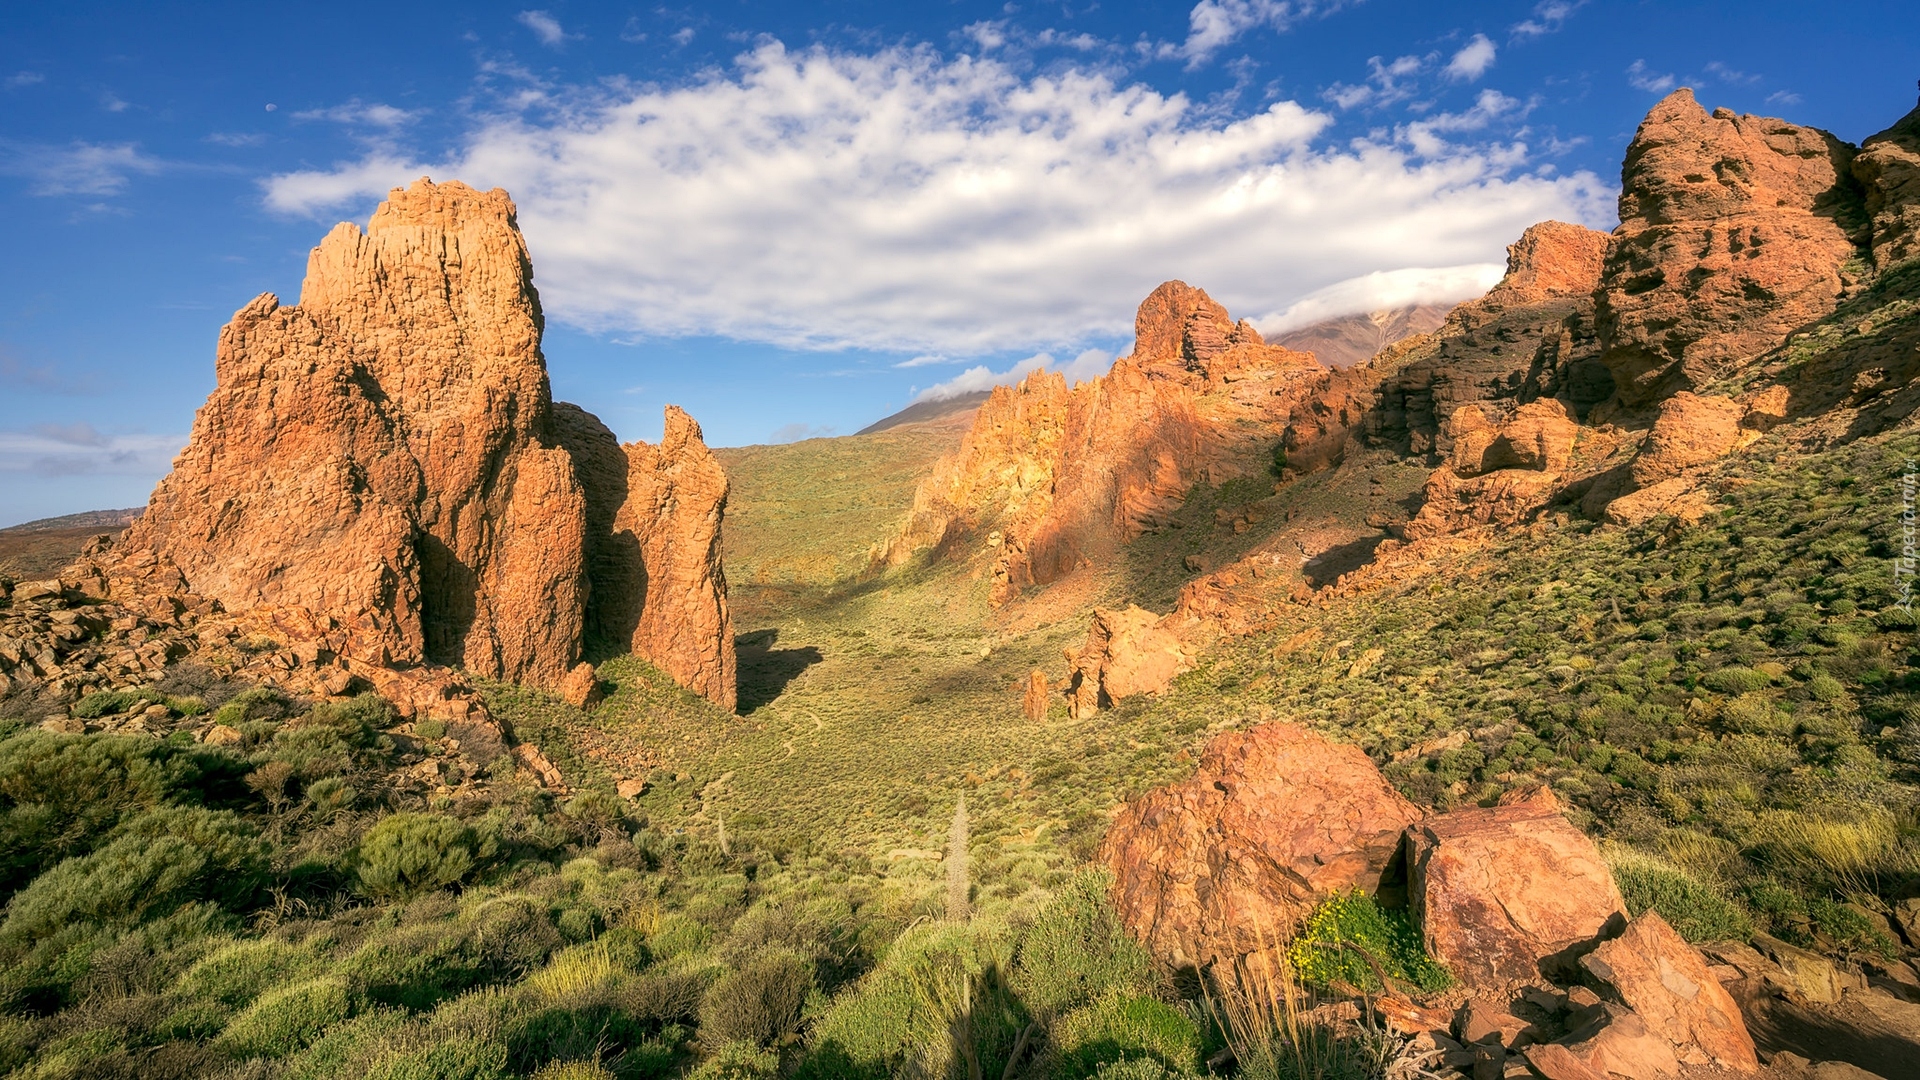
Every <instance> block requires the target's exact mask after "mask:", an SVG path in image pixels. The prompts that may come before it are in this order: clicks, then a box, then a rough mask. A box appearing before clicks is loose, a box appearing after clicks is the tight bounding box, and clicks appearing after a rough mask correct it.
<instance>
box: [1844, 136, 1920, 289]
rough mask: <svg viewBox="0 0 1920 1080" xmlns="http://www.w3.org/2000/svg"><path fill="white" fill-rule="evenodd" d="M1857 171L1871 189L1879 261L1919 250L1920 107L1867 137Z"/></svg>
mask: <svg viewBox="0 0 1920 1080" xmlns="http://www.w3.org/2000/svg"><path fill="white" fill-rule="evenodd" d="M1853 175H1854V178H1855V179H1857V180H1859V181H1860V184H1861V186H1862V187H1863V188H1865V189H1866V209H1867V213H1868V215H1869V216H1870V217H1871V219H1872V228H1873V241H1872V248H1873V261H1874V264H1875V265H1876V266H1878V267H1879V268H1880V269H1882V270H1885V269H1886V268H1887V267H1889V266H1892V265H1893V264H1894V263H1897V262H1902V261H1904V260H1906V259H1911V258H1913V257H1914V256H1915V255H1920V108H1915V109H1914V110H1913V111H1912V112H1910V113H1908V114H1907V115H1905V116H1903V117H1901V118H1900V121H1899V123H1896V124H1894V125H1893V126H1892V127H1890V128H1888V129H1887V130H1885V131H1882V132H1880V133H1879V134H1877V135H1871V136H1868V138H1867V141H1866V142H1864V143H1862V144H1861V145H1860V153H1859V154H1858V155H1857V156H1855V157H1854V159H1853Z"/></svg>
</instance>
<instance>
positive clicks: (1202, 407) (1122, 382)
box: [887, 281, 1322, 603]
mask: <svg viewBox="0 0 1920 1080" xmlns="http://www.w3.org/2000/svg"><path fill="white" fill-rule="evenodd" d="M1135 331H1136V340H1135V344H1134V349H1133V353H1132V355H1131V356H1128V357H1126V358H1123V359H1121V360H1118V361H1116V362H1115V363H1114V365H1113V368H1112V370H1110V371H1109V372H1108V373H1107V374H1106V375H1104V376H1102V377H1100V378H1098V379H1094V380H1091V381H1089V382H1085V383H1081V384H1080V385H1078V386H1076V387H1073V388H1071V389H1069V388H1068V386H1067V384H1066V380H1065V379H1064V378H1063V377H1061V376H1060V375H1057V374H1053V373H1048V372H1035V373H1034V374H1032V375H1029V376H1028V377H1027V378H1026V379H1025V380H1024V381H1022V382H1021V383H1020V384H1019V385H1018V386H1014V387H1000V388H996V389H995V390H994V391H993V394H992V396H990V397H989V398H988V399H987V402H986V403H985V404H984V405H982V406H981V407H980V411H979V413H978V414H977V415H976V416H975V418H974V423H973V427H972V428H971V429H970V430H969V432H968V434H967V437H966V440H965V441H964V442H963V443H962V445H961V447H960V449H959V450H958V451H957V452H955V453H954V454H952V455H950V456H948V457H946V458H944V459H942V461H941V462H940V464H939V465H938V466H937V467H936V468H935V470H934V472H933V475H931V476H930V477H928V479H927V480H926V481H925V482H924V483H923V484H922V485H921V487H920V490H919V492H918V493H917V494H916V496H915V499H914V508H913V511H912V513H911V515H910V516H909V519H908V522H907V524H906V525H905V527H904V528H903V529H902V531H901V533H900V535H899V536H898V537H897V538H896V540H895V541H894V542H893V544H892V545H891V546H890V548H889V551H888V555H887V558H888V560H889V561H891V562H893V563H896V564H897V563H900V562H903V561H905V560H906V559H907V558H910V557H911V556H912V555H913V554H914V553H916V552H919V551H924V550H928V549H931V550H932V552H933V553H934V555H935V557H942V556H949V555H961V554H966V553H969V552H970V551H973V550H978V549H976V548H975V547H974V545H976V544H979V542H980V541H981V540H982V539H984V540H985V541H986V544H985V545H984V547H985V548H987V549H988V553H989V555H990V558H991V562H992V567H991V573H992V574H993V577H994V593H993V596H994V600H995V602H996V603H1004V602H1006V601H1008V600H1010V599H1012V598H1013V597H1014V596H1016V595H1018V594H1019V593H1020V592H1021V591H1022V590H1024V589H1026V588H1028V587H1030V586H1034V585H1043V584H1046V583H1048V582H1051V581H1054V580H1056V579H1058V578H1060V577H1061V576H1063V575H1065V574H1068V573H1071V572H1072V571H1074V570H1076V569H1079V568H1080V567H1082V566H1085V565H1088V564H1089V563H1092V562H1095V561H1098V560H1099V559H1100V558H1102V557H1104V556H1105V555H1107V554H1109V553H1111V552H1112V551H1113V550H1114V549H1115V548H1116V547H1117V546H1118V545H1120V544H1122V543H1125V542H1126V541H1128V540H1130V539H1133V538H1134V537H1136V536H1138V535H1140V534H1141V533H1142V532H1146V531H1149V530H1152V529H1156V528H1158V527H1160V525H1161V524H1162V523H1163V522H1164V520H1165V517H1166V515H1167V513H1168V512H1169V511H1170V510H1171V509H1173V508H1174V507H1176V506H1177V505H1179V503H1180V501H1181V500H1182V499H1183V498H1185V496H1186V494H1187V492H1188V490H1189V489H1191V488H1192V487H1193V485H1194V484H1196V483H1201V482H1207V483H1219V482H1221V481H1223V480H1226V479H1228V478H1230V477H1232V476H1236V475H1246V474H1249V473H1254V472H1258V471H1261V470H1264V469H1265V468H1266V467H1267V463H1268V462H1269V461H1270V460H1271V457H1270V450H1271V445H1272V436H1271V435H1270V434H1268V432H1271V431H1273V430H1276V426H1277V425H1278V424H1279V423H1280V422H1282V421H1283V419H1284V417H1285V415H1286V413H1287V410H1288V409H1289V408H1290V407H1291V405H1292V403H1293V402H1294V401H1296V400H1297V399H1298V398H1299V397H1300V396H1301V395H1302V394H1304V392H1305V388H1306V385H1307V382H1308V380H1309V378H1310V376H1311V375H1312V374H1314V373H1317V372H1319V371H1321V370H1322V369H1321V368H1320V366H1319V364H1318V363H1317V362H1316V361H1315V360H1314V359H1313V358H1312V357H1311V356H1309V355H1307V354H1304V353H1296V352H1293V351H1291V350H1287V349H1282V348H1279V347H1277V346H1272V345H1268V344H1266V343H1265V342H1264V341H1262V340H1261V338H1260V335H1259V333H1258V332H1257V331H1255V330H1254V329H1253V327H1252V326H1250V325H1248V324H1247V323H1245V322H1244V321H1242V322H1238V323H1236V322H1234V321H1232V319H1231V317H1230V316H1229V315H1228V314H1227V312H1226V309H1225V308H1222V307H1221V306H1220V305H1219V304H1217V303H1215V302H1214V301H1213V300H1212V298H1210V297H1208V296H1207V294H1206V293H1205V292H1203V291H1202V290H1199V289H1195V288H1192V287H1190V286H1188V285H1186V284H1184V283H1182V282H1177V281H1170V282H1167V283H1166V284H1164V285H1162V286H1160V287H1159V288H1157V289H1155V290H1154V291H1153V293H1152V295H1150V296H1148V297H1147V299H1146V300H1145V301H1144V302H1143V303H1142V304H1141V305H1140V310H1139V313H1138V316H1137V317H1136V319H1135Z"/></svg>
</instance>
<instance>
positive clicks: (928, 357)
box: [893, 353, 959, 368]
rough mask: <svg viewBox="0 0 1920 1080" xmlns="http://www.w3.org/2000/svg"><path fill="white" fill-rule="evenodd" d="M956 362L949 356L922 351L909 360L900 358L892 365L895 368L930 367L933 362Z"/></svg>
mask: <svg viewBox="0 0 1920 1080" xmlns="http://www.w3.org/2000/svg"><path fill="white" fill-rule="evenodd" d="M958 362H959V361H957V360H954V359H952V358H951V357H946V356H941V355H940V354H939V353H923V354H921V355H920V356H916V357H914V358H913V359H911V360H902V361H900V362H899V363H897V364H895V365H893V366H894V367H897V368H916V367H932V366H933V365H935V364H953V363H958Z"/></svg>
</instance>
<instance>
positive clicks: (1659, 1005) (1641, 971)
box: [1580, 911, 1760, 1072]
mask: <svg viewBox="0 0 1920 1080" xmlns="http://www.w3.org/2000/svg"><path fill="white" fill-rule="evenodd" d="M1580 964H1581V966H1582V967H1584V968H1585V969H1586V970H1587V973H1588V974H1590V975H1592V976H1593V977H1594V978H1595V979H1597V980H1598V981H1599V982H1600V984H1601V985H1602V986H1605V987H1607V988H1608V989H1610V990H1611V991H1612V992H1613V993H1614V995H1615V996H1616V997H1618V998H1619V999H1620V1001H1621V1002H1623V1003H1624V1004H1626V1005H1627V1007H1629V1008H1631V1009H1632V1010H1633V1011H1634V1012H1636V1013H1638V1014H1639V1015H1640V1019H1641V1020H1643V1021H1645V1022H1646V1025H1647V1027H1648V1028H1650V1029H1651V1030H1652V1031H1653V1032H1654V1033H1655V1034H1658V1035H1660V1036H1661V1037H1663V1038H1665V1039H1666V1040H1667V1041H1668V1042H1670V1043H1672V1044H1673V1045H1674V1047H1675V1049H1676V1050H1678V1051H1679V1056H1680V1058H1681V1059H1682V1060H1683V1061H1690V1062H1692V1063H1694V1064H1707V1063H1711V1064H1715V1065H1719V1066H1721V1067H1723V1068H1728V1069H1737V1070H1740V1071H1743V1072H1751V1071H1753V1070H1754V1069H1757V1068H1759V1067H1760V1061H1759V1058H1758V1057H1757V1056H1756V1055H1755V1053H1754V1049H1753V1037H1752V1036H1750V1035H1749V1034H1747V1024H1746V1021H1745V1020H1743V1019H1742V1018H1741V1016H1740V1007H1739V1006H1738V1005H1736V1004H1734V1001H1733V996H1732V995H1730V994H1728V993H1727V991H1726V989H1725V988H1724V987H1722V986H1721V985H1720V982H1719V980H1717V979H1715V978H1714V977H1713V976H1712V975H1711V974H1710V973H1708V971H1707V964H1706V961H1705V960H1703V959H1701V957H1700V954H1699V953H1697V952H1695V951H1694V949H1693V946H1691V945H1689V944H1687V942H1686V940H1685V939H1684V938H1682V937H1681V936H1680V935H1679V934H1678V933H1676V932H1675V931H1674V929H1673V927H1671V926H1669V925H1667V921H1666V920H1665V919H1663V918H1661V917H1660V913H1659V912H1657V911H1644V912H1641V913H1640V914H1639V915H1638V916H1636V917H1635V918H1634V919H1633V921H1632V922H1629V923H1628V924H1627V928H1626V930H1625V932H1623V933H1622V934H1621V935H1620V936H1619V937H1617V938H1614V939H1613V940H1611V941H1608V942H1606V943H1604V944H1602V945H1601V946H1600V947H1599V948H1597V949H1595V950H1594V951H1593V952H1592V953H1590V954H1588V955H1587V956H1584V957H1582V958H1581V960H1580Z"/></svg>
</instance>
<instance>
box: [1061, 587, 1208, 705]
mask: <svg viewBox="0 0 1920 1080" xmlns="http://www.w3.org/2000/svg"><path fill="white" fill-rule="evenodd" d="M1066 656H1067V664H1068V667H1069V668H1070V669H1071V676H1070V678H1071V681H1070V684H1069V691H1068V703H1069V705H1070V706H1071V708H1072V712H1073V716H1074V719H1076V720H1077V719H1082V718H1084V717H1088V716H1092V715H1093V714H1094V713H1095V712H1096V711H1097V710H1099V709H1103V708H1111V707H1112V706H1113V703H1114V702H1116V701H1119V700H1121V699H1123V698H1127V697H1131V696H1133V695H1135V694H1157V693H1159V692H1160V691H1162V690H1165V689H1166V688H1167V687H1168V685H1169V684H1171V683H1172V682H1173V679H1174V676H1176V675H1178V674H1180V673H1181V672H1183V671H1185V670H1187V655H1186V652H1185V650H1184V649H1183V648H1182V647H1181V641H1180V637H1179V635H1178V634H1176V633H1174V631H1173V630H1172V629H1170V628H1169V627H1168V626H1167V625H1166V620H1165V619H1163V618H1161V617H1160V616H1158V615H1155V614H1154V613H1153V612H1151V611H1148V610H1146V609H1145V608H1142V607H1139V606H1129V607H1127V608H1126V609H1125V610H1122V611H1114V610H1112V609H1110V608H1095V609H1094V611H1093V619H1092V623H1091V625H1089V626H1088V627H1087V640H1086V642H1085V643H1084V644H1082V645H1081V646H1080V647H1079V648H1077V649H1068V650H1066Z"/></svg>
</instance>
